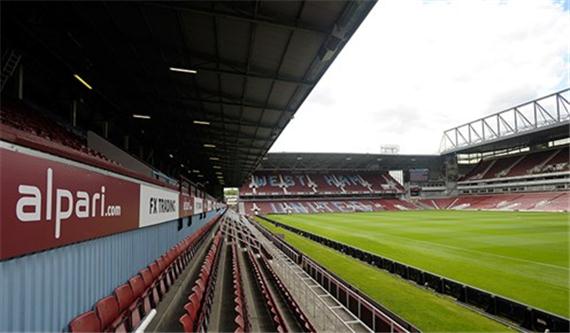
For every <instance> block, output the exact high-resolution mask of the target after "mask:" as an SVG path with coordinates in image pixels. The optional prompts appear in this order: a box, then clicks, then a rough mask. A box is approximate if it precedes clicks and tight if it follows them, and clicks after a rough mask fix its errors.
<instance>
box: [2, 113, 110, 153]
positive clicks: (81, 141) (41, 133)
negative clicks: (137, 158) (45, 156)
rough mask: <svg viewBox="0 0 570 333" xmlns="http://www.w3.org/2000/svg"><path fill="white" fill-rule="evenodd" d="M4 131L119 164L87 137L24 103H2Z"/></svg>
mask: <svg viewBox="0 0 570 333" xmlns="http://www.w3.org/2000/svg"><path fill="white" fill-rule="evenodd" d="M0 122H1V123H2V125H3V126H2V131H6V132H7V133H6V134H14V135H17V136H20V137H22V138H27V139H30V140H33V141H36V142H39V143H43V144H46V145H48V146H57V147H58V148H61V149H67V150H72V151H73V153H74V154H77V155H83V156H86V157H91V158H97V159H99V160H101V161H103V162H107V163H112V164H117V163H115V162H114V161H112V160H110V159H109V158H107V157H106V156H105V155H103V154H101V153H100V152H97V151H95V150H93V149H90V148H89V147H87V141H86V139H85V138H82V137H80V136H79V135H77V134H76V133H73V132H71V131H70V130H68V129H66V128H64V127H62V126H60V125H59V124H57V123H55V122H54V121H52V120H51V119H48V118H46V117H44V116H42V115H41V114H40V113H39V112H38V111H37V110H33V109H31V108H30V107H28V106H25V105H22V104H14V105H8V106H7V105H2V108H1V109H0Z"/></svg>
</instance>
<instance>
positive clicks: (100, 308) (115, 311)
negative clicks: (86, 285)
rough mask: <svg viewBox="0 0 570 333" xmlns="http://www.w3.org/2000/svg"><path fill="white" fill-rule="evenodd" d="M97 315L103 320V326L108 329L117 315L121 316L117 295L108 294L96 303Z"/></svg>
mask: <svg viewBox="0 0 570 333" xmlns="http://www.w3.org/2000/svg"><path fill="white" fill-rule="evenodd" d="M95 310H96V311H97V317H99V320H100V321H101V327H102V328H103V329H106V328H107V327H108V326H109V325H111V323H113V321H114V320H115V319H117V317H119V303H117V299H116V298H115V296H107V297H104V298H102V299H100V300H99V301H98V302H97V303H96V304H95Z"/></svg>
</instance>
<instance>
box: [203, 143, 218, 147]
mask: <svg viewBox="0 0 570 333" xmlns="http://www.w3.org/2000/svg"><path fill="white" fill-rule="evenodd" d="M204 147H205V148H216V145H213V144H211V143H204Z"/></svg>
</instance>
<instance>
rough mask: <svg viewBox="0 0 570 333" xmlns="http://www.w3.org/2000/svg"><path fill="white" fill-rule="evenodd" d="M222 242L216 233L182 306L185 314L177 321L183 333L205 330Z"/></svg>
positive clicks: (219, 235) (219, 233)
mask: <svg viewBox="0 0 570 333" xmlns="http://www.w3.org/2000/svg"><path fill="white" fill-rule="evenodd" d="M222 241H223V238H222V235H221V232H218V233H217V234H216V237H215V238H214V241H213V242H212V245H211V246H210V250H209V251H208V254H207V255H206V257H205V259H204V262H203V263H202V267H201V269H200V274H199V276H198V279H197V280H196V282H195V284H194V287H193V288H192V293H191V294H190V296H188V302H187V303H186V304H185V305H184V310H185V311H186V313H185V314H184V315H182V316H181V317H180V319H179V322H180V325H181V326H182V328H183V330H184V332H202V331H205V329H206V327H205V325H206V322H207V319H208V316H209V314H210V310H211V305H212V299H213V297H212V296H213V293H214V287H215V284H216V277H217V261H218V259H219V253H220V248H221V245H222Z"/></svg>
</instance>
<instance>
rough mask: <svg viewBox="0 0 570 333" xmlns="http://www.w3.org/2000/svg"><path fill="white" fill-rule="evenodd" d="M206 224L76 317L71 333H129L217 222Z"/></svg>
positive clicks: (164, 292) (157, 300) (156, 302)
mask: <svg viewBox="0 0 570 333" xmlns="http://www.w3.org/2000/svg"><path fill="white" fill-rule="evenodd" d="M217 220H218V219H217V218H214V219H213V220H212V221H210V222H209V223H207V224H206V225H205V226H203V227H202V228H200V229H199V230H198V231H197V232H195V233H194V234H192V235H191V236H189V237H187V238H185V239H184V240H182V241H181V242H179V243H178V244H176V245H175V246H173V247H172V248H170V249H169V250H168V251H167V252H166V253H165V254H164V255H162V256H161V257H160V258H158V259H157V260H156V261H154V262H153V263H151V264H150V265H149V266H148V267H146V268H144V269H142V270H141V271H140V272H139V273H137V274H136V275H135V276H133V277H132V278H130V279H129V280H128V282H126V283H124V284H122V285H120V286H119V287H117V288H116V289H115V290H114V292H113V294H112V295H109V296H106V297H104V298H102V299H100V300H99V301H98V302H97V303H95V306H94V309H93V310H89V311H87V312H84V313H82V314H80V315H79V316H77V317H75V318H74V319H73V320H71V322H70V323H69V331H70V332H108V331H113V332H130V331H134V330H135V329H136V328H137V327H138V326H139V325H140V323H141V321H142V318H144V316H146V315H147V314H148V313H149V312H150V311H151V310H152V309H153V308H155V307H156V306H157V305H158V303H159V302H160V301H161V300H162V298H163V297H164V295H165V294H166V292H167V291H168V290H169V288H170V287H171V286H172V284H173V283H174V282H175V280H176V279H177V278H178V276H180V274H181V273H182V271H183V270H184V269H185V268H186V266H187V265H188V263H189V262H190V260H191V259H192V257H193V256H194V254H195V252H196V250H197V248H198V247H199V245H200V244H201V242H202V241H203V239H204V236H205V235H206V233H207V232H208V231H209V230H210V229H211V228H212V226H213V225H214V224H215V223H216V222H217Z"/></svg>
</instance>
